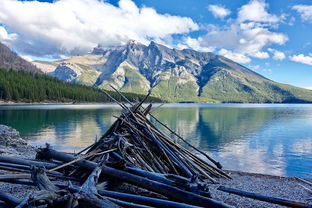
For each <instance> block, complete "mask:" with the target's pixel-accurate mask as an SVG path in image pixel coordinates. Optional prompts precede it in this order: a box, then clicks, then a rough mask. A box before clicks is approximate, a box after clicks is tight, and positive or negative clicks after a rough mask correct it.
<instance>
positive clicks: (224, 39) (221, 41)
mask: <svg viewBox="0 0 312 208" xmlns="http://www.w3.org/2000/svg"><path fill="white" fill-rule="evenodd" d="M202 39H203V40H202V45H204V46H210V47H220V48H221V47H222V48H226V49H228V50H234V51H236V52H238V53H242V54H250V55H251V56H254V57H258V58H268V57H269V55H268V54H267V53H266V52H261V51H262V49H263V48H265V47H267V46H269V45H272V44H278V45H282V44H284V43H285V42H286V41H287V40H288V37H287V35H286V34H283V33H277V32H271V31H270V30H269V28H266V27H264V26H263V25H261V24H259V23H255V22H249V23H237V22H234V23H232V24H230V25H229V26H226V27H224V28H218V27H211V28H210V30H209V32H208V33H207V34H206V35H204V36H203V37H202Z"/></svg>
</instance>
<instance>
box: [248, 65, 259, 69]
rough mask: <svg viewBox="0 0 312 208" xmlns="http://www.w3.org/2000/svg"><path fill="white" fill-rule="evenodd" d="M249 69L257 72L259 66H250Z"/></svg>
mask: <svg viewBox="0 0 312 208" xmlns="http://www.w3.org/2000/svg"><path fill="white" fill-rule="evenodd" d="M250 68H251V69H253V70H258V69H259V68H260V65H254V66H250Z"/></svg>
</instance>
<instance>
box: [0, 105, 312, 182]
mask: <svg viewBox="0 0 312 208" xmlns="http://www.w3.org/2000/svg"><path fill="white" fill-rule="evenodd" d="M120 112H121V110H120V108H119V107H118V106H116V105H14V106H0V124H5V125H10V126H12V127H14V128H16V129H17V130H19V131H20V133H21V135H22V136H23V137H25V138H27V139H28V140H29V142H30V143H31V144H33V145H36V146H42V145H44V144H45V143H46V142H48V143H50V144H51V145H52V146H54V148H56V149H58V150H63V151H73V152H77V151H79V150H80V149H82V148H83V147H85V146H87V145H89V144H90V143H92V142H93V141H94V140H95V139H96V138H98V137H100V136H101V134H103V133H104V132H105V131H106V129H107V128H108V127H109V126H110V125H111V124H112V123H113V122H114V120H115V119H114V117H113V116H114V115H116V116H118V115H119V113H120ZM153 114H154V115H155V116H156V117H157V118H159V119H160V120H161V121H163V122H164V123H166V124H168V126H170V127H171V128H172V129H173V130H175V131H176V132H178V133H179V134H180V135H182V136H183V137H184V138H186V139H187V140H188V141H189V142H190V143H192V144H193V145H194V146H196V147H199V148H200V149H202V150H204V151H206V152H208V153H209V154H211V155H212V156H213V157H214V158H216V159H217V160H219V161H220V162H221V163H222V164H223V166H224V168H225V169H231V170H241V171H249V172H257V173H265V174H273V175H281V176H300V177H306V178H312V105H300V104H298V105H294V104H291V105H288V104H286V105H284V104H167V105H165V106H163V107H161V108H159V109H157V110H155V112H154V113H153Z"/></svg>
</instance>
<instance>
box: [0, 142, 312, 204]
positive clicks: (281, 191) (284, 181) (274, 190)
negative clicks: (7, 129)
mask: <svg viewBox="0 0 312 208" xmlns="http://www.w3.org/2000/svg"><path fill="white" fill-rule="evenodd" d="M3 150H4V151H3ZM35 150H36V148H35V147H32V146H30V145H28V144H27V145H23V146H19V147H17V148H15V147H5V148H3V146H0V155H6V156H13V157H21V158H28V159H34V157H35V153H36V151H35ZM225 172H227V173H228V174H229V175H230V176H231V177H232V179H224V178H215V179H216V180H217V181H218V182H219V184H210V183H208V187H209V191H210V193H211V195H212V198H213V199H216V200H219V201H222V202H224V203H227V204H229V205H232V206H234V207H242V208H264V207H272V208H281V207H284V206H280V205H276V204H271V203H267V202H262V201H259V200H254V199H249V198H245V197H241V196H237V195H234V194H228V193H225V192H222V191H219V190H218V187H219V186H227V187H231V188H237V189H241V190H244V191H249V192H254V193H258V194H263V195H266V196H271V197H277V198H283V199H288V200H292V201H298V202H303V203H306V204H307V205H311V206H312V201H311V200H309V199H310V198H311V194H309V193H308V192H307V191H306V190H304V189H303V188H302V187H301V186H300V184H301V185H305V184H302V183H301V182H300V181H298V180H297V179H296V178H294V177H285V176H275V175H268V174H260V173H251V172H243V171H233V170H225ZM3 173H7V171H2V170H0V174H3ZM308 181H310V182H312V180H308ZM35 190H36V188H35V187H30V186H26V185H19V184H10V183H5V182H0V191H2V192H6V193H9V194H12V195H13V196H15V197H18V198H24V197H26V196H27V195H28V193H30V192H32V191H35Z"/></svg>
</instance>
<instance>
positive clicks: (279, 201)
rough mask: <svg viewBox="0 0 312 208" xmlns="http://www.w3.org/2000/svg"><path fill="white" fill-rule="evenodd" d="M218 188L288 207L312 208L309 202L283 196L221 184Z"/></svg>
mask: <svg viewBox="0 0 312 208" xmlns="http://www.w3.org/2000/svg"><path fill="white" fill-rule="evenodd" d="M218 190H220V191H224V192H227V193H231V194H236V195H239V196H243V197H247V198H251V199H256V200H260V201H265V202H269V203H272V204H279V205H283V206H287V207H295V208H312V206H311V205H308V204H305V203H302V202H296V201H290V200H286V199H281V198H275V197H270V196H265V195H262V194H256V193H252V192H247V191H242V190H239V189H234V188H229V187H225V186H220V187H219V188H218Z"/></svg>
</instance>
